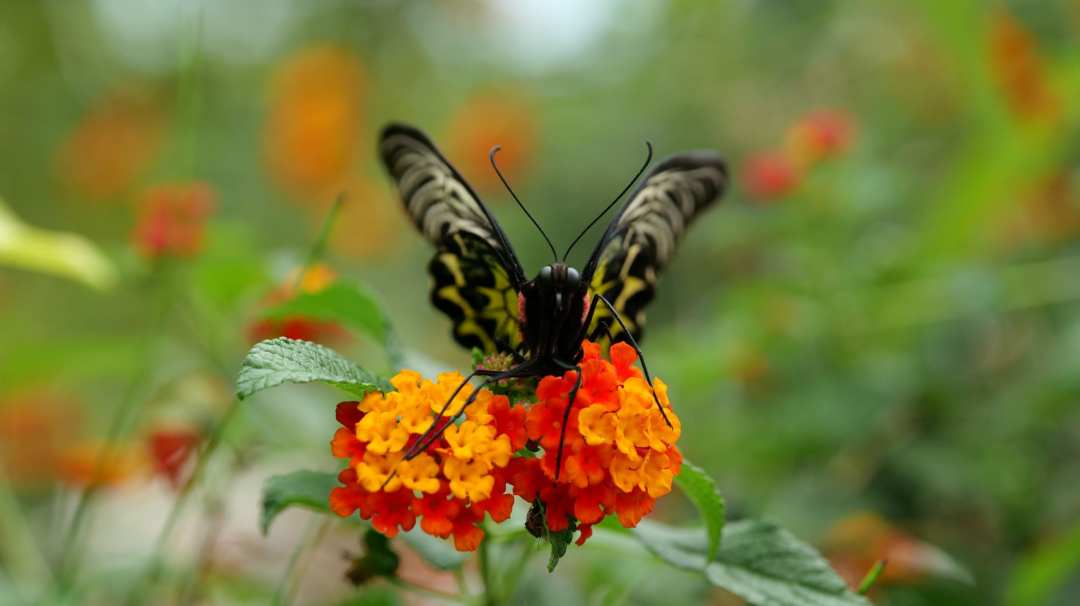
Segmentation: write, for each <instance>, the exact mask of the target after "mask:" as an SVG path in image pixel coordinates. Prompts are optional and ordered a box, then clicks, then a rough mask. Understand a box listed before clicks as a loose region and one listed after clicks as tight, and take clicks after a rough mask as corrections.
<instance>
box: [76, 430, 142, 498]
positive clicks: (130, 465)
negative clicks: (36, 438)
mask: <svg viewBox="0 0 1080 606" xmlns="http://www.w3.org/2000/svg"><path fill="white" fill-rule="evenodd" d="M144 462H145V460H144V459H143V458H142V457H140V456H139V453H138V452H137V451H136V450H135V449H134V448H132V447H131V446H127V445H117V446H113V447H112V448H108V447H107V446H106V445H105V444H104V443H103V442H100V441H93V440H84V441H80V442H76V443H74V444H71V445H68V446H65V447H64V448H63V449H61V451H60V454H59V458H58V465H57V474H58V476H59V477H60V480H61V481H62V482H64V483H66V484H69V485H71V486H78V487H83V486H87V485H89V484H91V483H97V484H101V485H104V486H111V487H116V486H120V485H122V484H124V483H126V482H127V481H128V480H131V479H132V478H134V477H135V475H136V473H138V472H139V471H140V468H141V467H142V465H143V464H144Z"/></svg>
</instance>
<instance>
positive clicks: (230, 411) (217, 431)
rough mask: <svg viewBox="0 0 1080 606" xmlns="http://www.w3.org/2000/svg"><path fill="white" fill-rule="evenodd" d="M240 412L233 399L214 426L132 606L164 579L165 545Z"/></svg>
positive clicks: (134, 589) (134, 590)
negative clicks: (162, 576)
mask: <svg viewBox="0 0 1080 606" xmlns="http://www.w3.org/2000/svg"><path fill="white" fill-rule="evenodd" d="M239 411H240V400H237V399H233V401H232V402H231V403H230V404H229V407H228V408H227V409H226V410H225V413H224V414H223V415H222V416H221V419H220V420H219V421H218V423H217V425H215V426H214V431H213V433H211V434H210V438H209V439H208V440H207V442H206V446H205V447H203V449H202V451H201V452H200V453H199V456H198V459H197V460H196V462H195V468H194V469H193V470H192V471H191V476H190V477H188V479H187V481H186V482H184V485H183V486H181V487H180V492H179V493H177V495H176V500H175V501H173V505H172V508H171V509H169V515H168V517H166V518H165V524H164V525H163V526H162V527H161V531H160V532H159V533H158V536H157V540H156V541H155V543H154V550H153V552H152V554H151V556H150V566H149V569H148V570H147V571H146V573H145V574H144V575H143V576H142V578H141V579H138V580H137V581H136V582H135V585H134V586H133V587H132V590H131V593H130V594H129V595H128V599H127V600H126V602H127V603H128V604H138V603H141V602H140V598H141V597H142V593H143V592H144V591H145V590H146V588H147V587H149V586H151V585H153V584H154V583H155V582H157V580H158V579H159V577H160V576H161V572H162V559H163V553H164V551H165V546H166V545H167V544H168V542H169V538H170V537H171V536H172V532H173V529H174V528H175V527H176V522H177V521H178V520H179V519H180V514H181V513H183V511H184V507H185V506H186V505H187V502H188V500H189V499H190V498H191V494H192V492H193V490H194V488H195V486H197V485H198V484H199V482H200V481H201V480H202V476H203V474H204V473H205V471H206V467H207V464H208V463H209V461H210V459H211V458H213V456H214V453H215V452H217V449H218V447H219V446H220V445H221V442H222V440H223V439H224V437H225V432H226V430H227V429H228V427H229V426H230V425H231V423H232V421H233V418H234V417H235V416H236V414H237V412H239Z"/></svg>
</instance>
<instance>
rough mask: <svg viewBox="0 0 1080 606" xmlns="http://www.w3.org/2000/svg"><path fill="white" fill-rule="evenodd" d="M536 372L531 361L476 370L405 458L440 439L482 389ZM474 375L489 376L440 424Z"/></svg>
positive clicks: (414, 455) (409, 457) (410, 448)
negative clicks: (506, 366)
mask: <svg viewBox="0 0 1080 606" xmlns="http://www.w3.org/2000/svg"><path fill="white" fill-rule="evenodd" d="M534 374H535V373H534V372H533V365H532V364H529V363H525V364H520V365H518V366H515V367H514V368H511V369H509V370H504V371H493V370H477V371H474V372H473V373H472V374H471V375H469V376H468V378H466V379H465V381H463V382H462V384H461V385H459V386H458V388H457V389H455V390H454V393H452V394H450V398H449V399H448V400H447V401H446V404H444V405H443V407H442V409H441V410H439V415H438V417H436V420H435V422H434V423H432V424H431V427H429V428H428V430H427V431H425V432H424V433H423V435H421V436H420V439H419V440H417V441H416V443H414V444H413V445H412V446H411V447H409V449H408V450H406V451H405V460H406V461H409V460H412V459H413V458H415V457H416V456H417V455H419V454H420V453H422V452H424V451H425V450H427V449H428V447H430V446H431V445H432V444H433V443H434V442H435V440H438V439H439V438H440V437H441V436H442V434H443V432H445V431H446V428H447V427H450V425H451V424H453V423H454V422H456V421H457V420H458V419H459V418H461V415H463V414H465V409H466V408H468V407H469V405H470V404H472V403H473V402H475V401H476V398H477V396H479V395H480V390H482V389H484V388H485V387H487V386H488V385H490V384H491V383H494V382H496V381H501V380H503V379H513V378H520V377H529V376H533V375H534ZM474 376H482V377H487V378H486V379H484V382H483V383H481V384H480V386H479V387H477V388H476V389H474V390H473V392H472V393H471V394H469V397H468V398H466V399H465V403H464V404H462V406H461V410H459V411H457V413H456V414H455V415H454V416H453V417H452V418H450V419H448V420H447V421H446V422H445V423H442V424H441V425H440V424H439V421H438V420H439V419H441V418H443V415H445V414H446V411H447V410H448V409H449V408H450V404H451V403H452V402H453V401H454V398H456V397H457V395H458V392H459V391H461V389H462V387H464V385H465V383H468V381H469V379H471V378H473V377H474Z"/></svg>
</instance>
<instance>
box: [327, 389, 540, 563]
mask: <svg viewBox="0 0 1080 606" xmlns="http://www.w3.org/2000/svg"><path fill="white" fill-rule="evenodd" d="M463 379H464V377H462V376H461V375H460V374H458V373H444V374H442V375H440V376H439V377H438V380H437V381H436V382H432V381H428V380H426V379H423V378H422V377H421V376H420V375H419V373H416V372H414V371H410V370H403V371H401V372H399V373H398V374H397V375H396V376H394V378H393V379H391V383H392V384H393V385H394V388H395V391H392V392H389V393H386V394H382V393H377V392H373V393H370V394H368V395H367V396H366V397H365V398H364V399H363V400H362V401H360V402H343V403H341V404H339V405H338V410H337V417H338V421H339V422H340V423H341V424H342V426H343V429H341V430H338V432H337V433H336V434H335V435H334V439H333V440H332V442H331V450H332V451H333V453H334V454H335V455H336V456H338V457H341V458H346V457H347V458H348V459H349V467H348V468H347V469H346V470H345V471H343V472H342V473H341V474H340V475H339V479H340V480H341V482H342V484H343V486H340V487H337V488H335V489H334V490H333V492H332V493H331V495H330V506H331V508H332V509H333V510H334V511H335V512H336V513H338V515H342V516H347V515H351V514H352V513H353V512H354V511H357V510H359V512H360V516H361V517H362V518H364V519H371V520H372V523H373V526H374V527H375V529H376V530H378V531H379V532H382V533H383V534H386V535H387V536H393V535H394V534H396V533H397V531H398V529H399V528H402V529H406V530H407V529H409V528H411V527H412V525H413V524H414V523H415V520H416V518H417V516H419V517H421V518H422V521H421V524H420V527H421V529H422V530H424V532H427V533H429V534H432V535H435V536H439V537H449V536H451V535H453V537H454V546H455V547H456V548H457V549H459V550H462V551H470V550H473V549H476V547H477V546H479V544H480V540H481V539H482V538H483V536H484V533H483V530H482V529H481V528H480V527H479V526H478V524H479V523H480V522H481V521H482V520H483V519H484V516H485V514H486V515H487V516H489V517H491V519H493V520H495V521H502V520H505V519H506V518H507V517H509V516H510V512H511V509H512V508H513V496H512V495H509V494H507V493H506V482H505V479H504V478H503V474H504V473H505V469H506V467H507V465H508V463H509V462H510V458H511V456H512V455H513V450H512V446H513V445H514V444H515V443H517V442H520V441H523V440H520V439H519V437H518V434H520V431H518V430H517V429H514V428H510V430H509V431H508V432H505V431H503V429H502V428H501V427H500V423H502V424H503V425H504V426H505V425H507V424H510V423H513V421H514V419H517V422H518V423H519V424H520V422H521V420H522V419H523V416H524V411H521V412H520V413H513V412H511V411H510V410H509V408H510V405H509V402H508V401H507V399H506V397H505V396H498V395H494V394H492V393H491V392H488V391H487V390H484V391H481V392H480V393H479V394H477V398H476V401H475V403H474V404H473V405H472V406H471V407H470V408H469V409H468V410H466V411H465V412H464V420H463V421H462V422H461V423H460V424H449V423H450V418H449V417H441V418H438V419H433V417H432V412H433V411H438V410H441V408H442V405H443V404H444V403H445V402H446V401H447V400H448V399H449V397H450V395H451V394H452V393H453V390H454V389H455V388H456V387H457V385H458V384H460V383H461V381H462V380H463ZM470 393H471V388H470V387H465V388H464V389H462V390H461V392H460V393H459V396H458V397H457V398H456V399H455V400H454V404H453V405H452V406H451V407H450V409H449V410H448V413H449V414H455V413H457V412H459V411H461V409H462V406H463V405H464V403H465V399H466V398H468V396H469V394H470ZM433 422H437V423H439V424H440V426H443V425H446V426H447V428H446V430H445V433H444V434H443V435H442V436H441V437H440V438H439V439H438V440H436V441H435V442H433V443H432V445H431V446H430V447H429V448H428V449H427V450H426V451H425V452H422V453H420V454H419V455H418V456H416V457H415V458H413V459H412V460H408V461H406V460H405V459H404V454H405V451H406V450H407V449H408V447H410V446H412V445H413V444H415V443H416V441H417V440H418V439H420V437H421V436H422V435H423V433H424V432H425V431H427V430H428V429H429V428H430V427H431V425H432V423H433ZM448 424H449V425H448ZM511 434H514V436H513V437H512V435H511ZM388 508H389V509H388Z"/></svg>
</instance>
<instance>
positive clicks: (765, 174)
mask: <svg viewBox="0 0 1080 606" xmlns="http://www.w3.org/2000/svg"><path fill="white" fill-rule="evenodd" d="M854 136H855V126H854V123H853V121H852V117H851V116H850V115H849V114H847V113H845V112H842V111H836V110H829V109H824V110H818V111H814V112H811V113H809V114H807V115H805V116H803V117H802V118H800V119H799V120H798V121H796V122H795V123H794V124H793V125H792V126H791V127H790V128H789V129H788V132H787V135H786V137H785V144H784V145H783V146H782V147H781V148H779V149H774V150H767V151H761V152H757V153H755V154H753V155H751V156H750V157H748V158H747V159H746V160H745V162H744V163H743V169H742V173H743V179H742V180H743V186H744V187H745V188H746V191H747V193H748V194H750V196H751V197H753V198H755V199H757V200H774V199H777V198H782V197H784V196H786V195H788V194H790V193H792V192H793V191H795V189H796V188H798V187H799V185H800V184H801V183H802V182H803V180H804V179H805V178H806V176H807V174H808V173H809V171H810V170H811V169H812V168H814V167H815V166H817V165H818V164H820V163H821V162H824V161H826V160H829V159H831V158H835V157H838V156H840V155H842V154H843V153H844V152H846V151H847V149H848V148H849V147H850V146H851V142H852V140H853V139H854Z"/></svg>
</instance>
